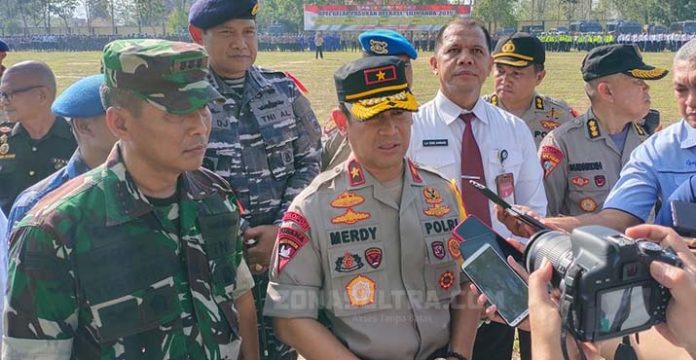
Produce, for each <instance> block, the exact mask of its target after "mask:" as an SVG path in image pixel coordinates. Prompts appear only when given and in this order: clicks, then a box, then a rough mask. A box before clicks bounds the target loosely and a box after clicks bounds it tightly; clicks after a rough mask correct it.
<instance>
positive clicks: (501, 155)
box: [495, 149, 516, 204]
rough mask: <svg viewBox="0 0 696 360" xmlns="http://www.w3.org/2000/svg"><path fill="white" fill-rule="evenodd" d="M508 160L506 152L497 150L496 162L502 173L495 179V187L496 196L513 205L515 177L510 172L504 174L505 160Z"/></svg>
mask: <svg viewBox="0 0 696 360" xmlns="http://www.w3.org/2000/svg"><path fill="white" fill-rule="evenodd" d="M507 158H508V151H507V150H505V149H502V150H498V161H500V166H501V167H502V169H503V173H502V174H500V175H498V176H496V177H495V186H496V189H497V190H498V196H500V197H501V198H503V200H505V201H506V202H507V203H509V204H515V203H516V201H515V177H514V176H513V174H512V173H511V172H505V165H504V163H505V160H507Z"/></svg>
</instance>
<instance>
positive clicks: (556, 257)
mask: <svg viewBox="0 0 696 360" xmlns="http://www.w3.org/2000/svg"><path fill="white" fill-rule="evenodd" d="M524 258H525V265H526V267H527V271H529V272H530V273H531V272H533V271H534V270H536V269H538V268H539V267H541V261H542V259H544V258H546V259H547V260H548V261H549V262H551V265H553V277H552V278H551V284H552V285H553V286H554V287H558V284H559V283H560V281H561V279H562V278H563V276H564V274H565V271H566V270H567V268H568V266H569V265H570V263H571V261H572V260H573V251H572V248H571V244H570V235H568V234H566V233H562V232H560V231H540V232H538V233H536V234H534V235H532V237H531V238H530V239H529V243H528V244H527V248H526V249H525V251H524Z"/></svg>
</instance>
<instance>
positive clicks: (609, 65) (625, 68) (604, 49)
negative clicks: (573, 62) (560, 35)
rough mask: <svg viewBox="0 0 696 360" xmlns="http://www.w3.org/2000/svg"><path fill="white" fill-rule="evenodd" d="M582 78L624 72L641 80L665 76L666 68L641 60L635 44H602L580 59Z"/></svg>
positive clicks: (657, 78)
mask: <svg viewBox="0 0 696 360" xmlns="http://www.w3.org/2000/svg"><path fill="white" fill-rule="evenodd" d="M580 70H581V71H582V79H583V80H585V81H590V80H594V79H597V78H601V77H604V76H608V75H613V74H619V73H620V74H625V75H628V76H630V77H634V78H636V79H641V80H659V79H662V78H663V77H665V76H667V73H669V71H668V70H666V69H662V68H657V67H654V66H651V65H648V64H646V63H644V62H643V56H642V55H641V54H640V50H638V47H637V46H636V45H624V44H614V45H604V46H599V47H596V48H594V49H592V50H590V52H588V53H587V55H586V56H585V59H583V60H582V67H581V68H580Z"/></svg>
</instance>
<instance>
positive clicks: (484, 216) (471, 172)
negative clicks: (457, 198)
mask: <svg viewBox="0 0 696 360" xmlns="http://www.w3.org/2000/svg"><path fill="white" fill-rule="evenodd" d="M459 118H460V119H462V120H463V121H464V124H466V128H465V129H464V134H463V135H462V154H461V161H462V201H463V202H464V207H465V208H466V212H467V214H472V215H476V217H478V218H479V219H481V221H483V222H484V223H486V224H488V226H491V214H490V212H489V210H488V198H486V197H485V196H483V194H481V192H479V191H478V190H476V189H475V188H474V187H473V186H471V185H470V184H469V180H471V179H473V180H476V181H477V182H479V183H481V184H484V185H485V184H486V175H485V174H484V172H483V161H481V150H479V147H478V144H477V143H476V139H475V138H474V129H472V127H471V124H472V122H473V120H475V119H476V115H474V113H466V114H462V115H459Z"/></svg>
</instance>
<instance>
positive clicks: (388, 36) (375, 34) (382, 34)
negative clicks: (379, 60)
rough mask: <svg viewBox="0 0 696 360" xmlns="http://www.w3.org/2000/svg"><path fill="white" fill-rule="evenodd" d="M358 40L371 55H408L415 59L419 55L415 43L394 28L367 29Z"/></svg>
mask: <svg viewBox="0 0 696 360" xmlns="http://www.w3.org/2000/svg"><path fill="white" fill-rule="evenodd" d="M358 40H359V41H360V46H362V48H363V51H365V52H366V53H368V54H370V55H406V56H408V57H410V58H411V59H414V60H415V59H416V58H417V57H418V53H417V52H416V49H415V48H414V47H413V45H411V43H410V42H409V41H408V40H407V39H406V38H405V37H404V36H403V35H401V34H399V33H398V32H396V31H393V30H386V29H376V30H369V31H365V32H363V33H361V34H360V35H359V36H358Z"/></svg>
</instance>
